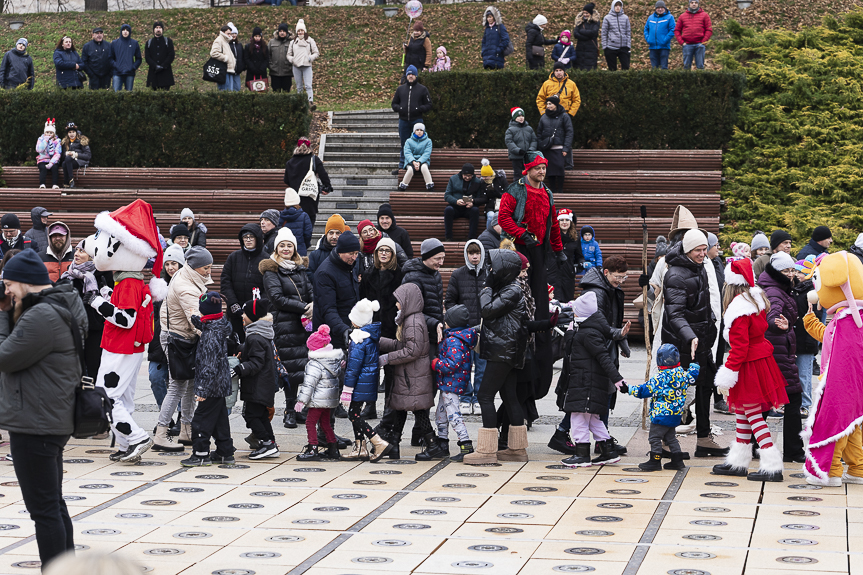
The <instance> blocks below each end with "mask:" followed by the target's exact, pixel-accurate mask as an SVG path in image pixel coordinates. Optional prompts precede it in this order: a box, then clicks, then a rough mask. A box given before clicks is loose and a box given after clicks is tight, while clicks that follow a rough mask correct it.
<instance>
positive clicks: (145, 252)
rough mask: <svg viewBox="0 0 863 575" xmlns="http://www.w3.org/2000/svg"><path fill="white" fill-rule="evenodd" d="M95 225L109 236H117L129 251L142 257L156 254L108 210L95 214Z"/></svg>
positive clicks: (151, 247) (150, 256)
mask: <svg viewBox="0 0 863 575" xmlns="http://www.w3.org/2000/svg"><path fill="white" fill-rule="evenodd" d="M95 226H96V229H97V230H101V231H103V232H105V233H107V234H109V235H110V236H111V237H114V238H117V239H118V240H120V242H121V243H122V244H123V245H124V246H125V247H126V249H128V250H129V251H130V252H132V253H133V254H135V255H137V256H141V257H144V258H148V259H149V258H152V257H154V256H155V255H156V250H155V249H154V248H153V246H151V245H150V244H149V243H147V242H146V241H145V240H143V239H141V238H139V237H138V236H136V235H134V234H132V232H130V231H129V230H128V229H126V226H124V225H123V224H121V223H120V222H118V221H117V220H115V219H114V218H112V217H111V214H110V213H109V212H102V213H101V214H99V215H98V216H96V221H95Z"/></svg>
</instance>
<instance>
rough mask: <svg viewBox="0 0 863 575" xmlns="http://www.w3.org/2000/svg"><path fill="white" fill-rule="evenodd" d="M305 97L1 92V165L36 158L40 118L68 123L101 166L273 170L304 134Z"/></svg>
mask: <svg viewBox="0 0 863 575" xmlns="http://www.w3.org/2000/svg"><path fill="white" fill-rule="evenodd" d="M307 102H308V101H307V99H306V97H305V96H304V95H302V96H301V95H296V94H254V93H250V92H239V93H224V92H204V93H202V92H191V91H170V92H151V91H141V92H131V93H123V92H121V93H117V94H115V93H114V92H111V91H102V90H99V91H90V90H49V91H34V92H28V91H22V90H8V91H5V90H4V91H0V118H3V129H2V130H0V164H5V165H16V164H17V165H21V164H24V163H25V162H28V161H34V160H35V158H36V150H35V147H36V139H37V138H38V137H39V135H40V134H41V133H42V130H43V127H44V124H45V119H46V118H56V120H57V133H58V135H59V136H61V137H62V136H63V127H64V126H65V125H66V123H67V122H69V121H74V122H75V123H76V124H77V125H78V126H79V128H80V130H81V132H82V133H83V134H84V135H85V136H87V137H88V138H89V139H90V146H91V148H92V151H93V165H95V166H104V167H174V168H278V167H281V166H283V165H284V163H285V162H286V161H287V159H288V158H290V155H291V152H292V151H293V149H294V147H295V145H296V141H297V138H298V137H299V136H301V135H307V134H308V133H309V124H310V122H311V115H310V112H309V109H308V103H307Z"/></svg>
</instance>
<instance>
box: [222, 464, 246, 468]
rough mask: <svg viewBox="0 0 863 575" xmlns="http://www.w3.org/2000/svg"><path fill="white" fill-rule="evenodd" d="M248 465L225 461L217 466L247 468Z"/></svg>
mask: <svg viewBox="0 0 863 575" xmlns="http://www.w3.org/2000/svg"><path fill="white" fill-rule="evenodd" d="M249 467H250V466H249V465H243V464H242V463H225V464H222V465H220V466H219V469H248V468H249Z"/></svg>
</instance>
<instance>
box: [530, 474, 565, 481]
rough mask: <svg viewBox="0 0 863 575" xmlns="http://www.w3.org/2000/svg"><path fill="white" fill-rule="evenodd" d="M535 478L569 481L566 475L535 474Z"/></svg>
mask: <svg viewBox="0 0 863 575" xmlns="http://www.w3.org/2000/svg"><path fill="white" fill-rule="evenodd" d="M536 478H537V479H539V480H540V481H569V477H567V476H566V475H537V476H536Z"/></svg>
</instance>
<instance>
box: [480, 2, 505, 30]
mask: <svg viewBox="0 0 863 575" xmlns="http://www.w3.org/2000/svg"><path fill="white" fill-rule="evenodd" d="M489 12H491V15H492V16H494V23H495V24H496V25H497V26H500V25H501V24H503V16H501V15H500V10H498V9H497V7H495V6H489V7H488V8H486V9H485V10H484V11H483V13H482V25H483V27H485V26H488V22H487V21H486V17H487V16H488V13H489Z"/></svg>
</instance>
